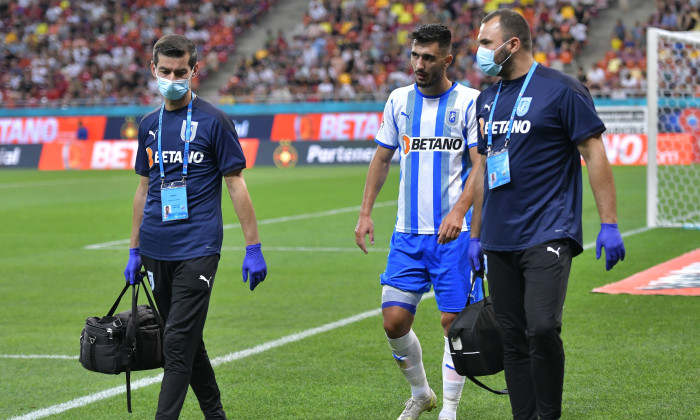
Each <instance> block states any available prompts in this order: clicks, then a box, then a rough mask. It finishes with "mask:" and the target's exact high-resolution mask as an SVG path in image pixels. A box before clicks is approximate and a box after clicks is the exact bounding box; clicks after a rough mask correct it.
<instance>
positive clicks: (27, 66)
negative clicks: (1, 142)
mask: <svg viewBox="0 0 700 420" xmlns="http://www.w3.org/2000/svg"><path fill="white" fill-rule="evenodd" d="M276 1H277V0H239V1H236V2H231V1H228V0H209V1H202V2H190V1H179V0H158V1H145V0H124V1H119V2H103V1H95V0H81V1H75V0H18V1H13V2H0V38H1V39H2V43H1V45H0V101H2V106H3V107H5V108H12V107H39V106H55V107H60V106H68V105H71V106H75V105H110V104H122V105H134V104H140V105H145V104H150V103H155V102H160V98H159V97H157V95H156V92H157V89H156V88H155V81H154V80H153V77H152V76H151V75H150V72H149V71H148V68H147V66H146V65H145V64H147V63H148V62H149V61H150V59H151V55H152V47H153V44H154V43H155V41H156V40H157V39H158V38H159V37H160V36H162V35H164V34H167V33H173V32H177V33H182V34H184V35H186V36H187V37H189V38H190V39H192V40H193V41H194V42H195V44H196V45H197V47H198V52H199V54H200V61H201V63H202V65H203V68H202V71H200V73H199V80H203V79H206V77H207V73H208V72H214V71H217V69H218V67H219V64H220V63H221V62H225V61H227V60H228V57H229V56H230V55H231V54H232V53H234V52H235V50H236V37H237V36H238V35H240V33H241V32H243V31H245V30H247V29H248V28H250V27H251V25H254V24H255V22H256V21H257V19H259V17H260V16H261V15H263V14H265V13H267V12H268V11H269V10H270V8H271V7H272V6H274V4H275V3H276ZM199 80H197V79H194V80H193V83H194V84H195V88H196V83H198V82H199Z"/></svg>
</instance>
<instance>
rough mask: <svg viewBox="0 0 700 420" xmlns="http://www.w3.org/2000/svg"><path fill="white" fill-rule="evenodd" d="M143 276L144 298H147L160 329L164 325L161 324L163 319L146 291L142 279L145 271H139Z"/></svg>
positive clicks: (146, 288) (142, 282)
mask: <svg viewBox="0 0 700 420" xmlns="http://www.w3.org/2000/svg"><path fill="white" fill-rule="evenodd" d="M141 274H142V275H143V276H142V277H141V281H140V282H141V284H142V285H143V291H144V292H145V293H146V298H147V299H148V304H149V305H150V306H151V309H153V316H154V317H155V318H156V322H157V323H158V325H159V326H160V329H161V331H162V330H163V329H164V328H165V325H164V324H163V319H162V318H161V317H160V313H159V312H158V308H157V307H156V305H155V303H154V302H153V299H151V294H150V293H149V292H148V287H147V285H146V283H145V282H144V281H143V279H144V278H145V272H142V273H141Z"/></svg>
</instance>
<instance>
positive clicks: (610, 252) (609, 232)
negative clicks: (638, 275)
mask: <svg viewBox="0 0 700 420" xmlns="http://www.w3.org/2000/svg"><path fill="white" fill-rule="evenodd" d="M601 248H605V269H606V270H607V271H610V269H611V268H613V266H614V265H615V264H617V262H618V261H624V260H625V244H624V243H623V242H622V235H620V231H619V230H618V229H617V223H601V224H600V233H599V234H598V239H597V240H596V242H595V258H596V259H600V250H601Z"/></svg>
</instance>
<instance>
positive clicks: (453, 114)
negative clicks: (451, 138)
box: [445, 108, 459, 127]
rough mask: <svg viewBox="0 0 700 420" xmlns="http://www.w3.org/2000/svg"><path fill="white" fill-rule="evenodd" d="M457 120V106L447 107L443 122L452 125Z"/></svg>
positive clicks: (455, 123)
mask: <svg viewBox="0 0 700 420" xmlns="http://www.w3.org/2000/svg"><path fill="white" fill-rule="evenodd" d="M458 122H459V114H457V108H447V112H445V124H447V125H449V126H450V127H454V126H456V125H457V123H458Z"/></svg>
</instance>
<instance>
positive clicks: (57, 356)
mask: <svg viewBox="0 0 700 420" xmlns="http://www.w3.org/2000/svg"><path fill="white" fill-rule="evenodd" d="M0 359H67V360H78V356H63V355H60V354H0Z"/></svg>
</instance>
